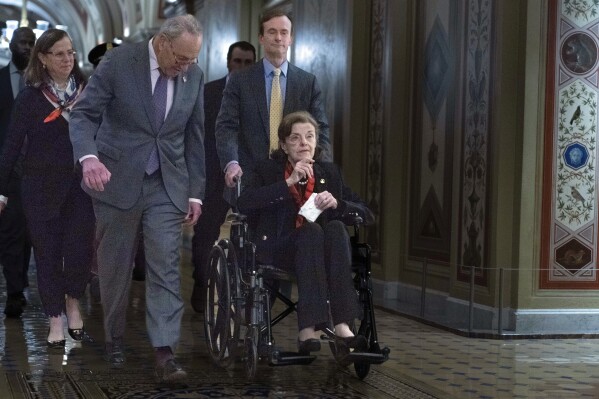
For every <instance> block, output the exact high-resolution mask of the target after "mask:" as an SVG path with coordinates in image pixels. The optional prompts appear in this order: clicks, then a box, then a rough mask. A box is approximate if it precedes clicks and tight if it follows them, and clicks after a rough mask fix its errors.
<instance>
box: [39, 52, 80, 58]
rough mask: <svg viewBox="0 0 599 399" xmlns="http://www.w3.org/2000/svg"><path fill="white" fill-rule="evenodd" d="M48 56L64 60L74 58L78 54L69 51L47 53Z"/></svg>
mask: <svg viewBox="0 0 599 399" xmlns="http://www.w3.org/2000/svg"><path fill="white" fill-rule="evenodd" d="M45 53H46V54H50V55H51V56H53V57H54V58H58V59H64V58H65V57H66V58H74V57H75V55H76V54H77V52H76V51H75V50H67V51H66V52H65V51H59V52H58V53H57V52H53V51H46V52H45Z"/></svg>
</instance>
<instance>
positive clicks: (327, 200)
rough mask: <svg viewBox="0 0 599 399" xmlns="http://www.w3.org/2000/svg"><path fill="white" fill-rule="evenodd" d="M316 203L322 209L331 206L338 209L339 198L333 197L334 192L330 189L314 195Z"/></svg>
mask: <svg viewBox="0 0 599 399" xmlns="http://www.w3.org/2000/svg"><path fill="white" fill-rule="evenodd" d="M314 205H316V207H317V208H318V209H320V210H323V211H324V210H325V209H329V208H333V209H337V205H338V204H337V200H336V199H335V197H333V194H331V193H329V192H328V191H323V192H322V193H318V194H317V195H316V197H314Z"/></svg>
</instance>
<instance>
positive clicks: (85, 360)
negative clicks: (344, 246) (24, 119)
mask: <svg viewBox="0 0 599 399" xmlns="http://www.w3.org/2000/svg"><path fill="white" fill-rule="evenodd" d="M182 271H183V275H184V276H185V277H184V281H183V294H184V296H185V298H189V296H190V290H191V279H190V278H189V277H188V276H190V275H191V270H190V268H189V266H183V268H182ZM32 273H33V270H32ZM31 281H32V283H33V282H34V281H35V279H34V278H33V274H32V277H31ZM4 291H5V290H4V287H3V282H2V283H1V285H0V309H1V308H2V306H3V304H4V301H5V292H4ZM143 295H144V285H143V283H139V282H134V283H133V290H132V295H131V305H130V308H129V313H128V320H129V323H128V326H127V329H128V330H127V336H126V341H125V343H126V345H127V346H126V354H127V363H126V366H125V367H124V368H122V369H114V368H111V367H109V366H108V365H107V364H106V363H105V362H104V361H103V360H102V342H100V339H101V337H102V332H101V328H102V327H101V309H100V305H99V304H96V303H93V301H92V300H91V298H89V297H87V298H86V299H85V301H84V311H85V322H86V326H87V329H88V331H90V333H91V334H92V335H93V336H94V337H96V338H98V342H95V343H86V344H83V346H82V345H81V344H79V343H75V342H73V341H72V340H70V339H67V348H66V351H65V353H64V354H53V353H48V352H47V350H46V347H45V342H44V340H45V336H46V333H47V322H46V320H45V318H44V317H43V314H42V312H41V309H40V305H39V298H38V297H37V295H36V289H35V286H34V284H32V287H31V288H30V289H29V292H27V296H28V299H29V302H30V305H29V306H28V307H27V308H26V310H25V313H24V314H23V317H22V319H21V320H10V319H4V320H2V322H1V323H0V366H1V368H2V371H3V378H0V398H2V399H4V398H44V399H45V398H250V397H252V398H256V397H258V398H459V399H462V398H599V340H597V339H544V340H542V339H541V340H514V341H506V340H503V341H499V340H485V339H473V338H466V337H461V336H458V335H454V334H452V333H450V332H446V331H442V330H438V329H435V328H433V327H430V326H427V325H423V324H420V323H418V322H416V321H413V320H410V319H406V318H402V317H400V316H396V315H393V314H391V313H387V312H385V311H382V310H378V311H377V326H378V328H379V338H380V341H381V342H382V343H383V344H385V345H387V346H389V348H390V349H391V358H390V360H389V361H387V362H386V363H384V364H382V365H376V366H372V368H371V371H370V374H369V375H368V377H366V379H365V380H363V381H361V380H359V379H358V378H356V376H355V374H354V371H353V368H351V367H350V368H347V369H340V368H338V367H337V366H336V364H335V362H334V360H333V357H332V355H331V353H330V352H329V351H328V349H326V348H323V350H322V351H321V352H320V354H319V356H318V358H317V359H316V361H315V362H314V363H312V364H311V365H309V366H286V367H270V366H268V365H267V364H260V365H259V368H258V376H257V378H256V380H255V381H253V382H251V383H249V382H247V381H246V380H245V374H244V371H243V367H242V365H241V364H239V365H236V366H235V367H234V368H232V369H230V370H222V369H219V368H217V367H215V366H213V365H212V363H211V361H210V359H209V358H208V355H207V353H206V350H205V343H204V337H203V325H202V320H201V317H199V316H198V315H197V314H195V313H193V311H192V310H191V308H187V309H186V313H185V316H184V321H183V323H184V328H183V331H184V334H183V337H182V340H181V345H180V347H179V351H178V353H177V357H178V359H179V360H180V362H181V364H182V365H183V366H184V368H185V369H186V370H187V371H188V373H189V375H190V379H189V381H188V383H187V385H185V386H177V387H169V386H163V385H160V384H158V383H156V381H155V380H154V377H153V374H152V371H153V370H152V363H153V356H152V349H151V348H150V346H149V344H148V340H147V335H146V332H145V322H144V299H143ZM295 320H296V319H295V316H291V317H288V318H287V319H286V320H284V321H283V322H282V323H281V324H280V325H278V326H277V330H276V331H277V332H276V337H277V341H278V344H279V345H280V346H281V347H282V348H288V349H291V348H293V346H294V344H295V333H296V331H295V323H296V321H295ZM285 337H287V338H285Z"/></svg>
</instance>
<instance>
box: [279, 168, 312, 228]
mask: <svg viewBox="0 0 599 399" xmlns="http://www.w3.org/2000/svg"><path fill="white" fill-rule="evenodd" d="M291 173H293V166H291V162H289V161H287V166H286V167H285V179H287V178H289V176H291ZM314 182H315V179H314V176H312V177H310V178H308V179H307V180H306V181H305V183H304V182H302V183H303V184H301V183H297V184H294V185H293V186H289V192H290V193H291V196H292V197H293V200H294V201H295V207H296V208H297V210H298V211H299V210H300V208H301V207H302V206H303V205H304V204H305V203H306V201H308V198H310V196H311V195H312V193H313V192H314ZM302 192H303V195H302ZM304 220H305V219H304V217H303V216H301V215H299V214H298V215H297V216H296V217H295V228H296V229H297V228H298V227H300V226H301V225H302V224H304Z"/></svg>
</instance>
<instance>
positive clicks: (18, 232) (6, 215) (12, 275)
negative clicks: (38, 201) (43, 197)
mask: <svg viewBox="0 0 599 399" xmlns="http://www.w3.org/2000/svg"><path fill="white" fill-rule="evenodd" d="M20 191H21V190H20V180H19V182H17V184H16V192H14V193H11V194H10V195H9V201H8V205H7V206H6V208H5V209H4V211H3V212H2V216H0V264H1V265H2V272H3V273H4V278H5V280H6V293H7V294H8V295H12V294H17V293H20V292H23V290H24V289H25V287H28V286H29V282H28V279H27V272H28V270H29V259H30V257H31V243H30V241H29V235H28V233H27V226H26V221H25V214H24V213H23V205H22V203H21V195H20Z"/></svg>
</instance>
